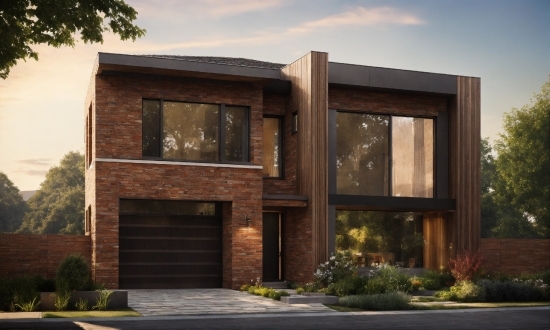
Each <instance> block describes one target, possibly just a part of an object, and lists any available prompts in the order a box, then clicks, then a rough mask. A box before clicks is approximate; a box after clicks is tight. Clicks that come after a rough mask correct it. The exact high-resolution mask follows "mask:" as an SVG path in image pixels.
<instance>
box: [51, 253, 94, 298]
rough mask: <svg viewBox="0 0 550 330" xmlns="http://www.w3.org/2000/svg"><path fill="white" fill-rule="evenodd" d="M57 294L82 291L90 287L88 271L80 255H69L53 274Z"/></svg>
mask: <svg viewBox="0 0 550 330" xmlns="http://www.w3.org/2000/svg"><path fill="white" fill-rule="evenodd" d="M55 284H56V288H57V292H63V291H77V290H83V289H86V288H87V287H89V285H90V271H89V269H88V264H86V260H85V259H84V257H83V256H81V255H80V254H71V255H69V256H67V257H65V259H63V261H62V262H61V264H60V265H59V267H57V270H56V272H55Z"/></svg>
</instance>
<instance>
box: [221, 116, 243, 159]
mask: <svg viewBox="0 0 550 330" xmlns="http://www.w3.org/2000/svg"><path fill="white" fill-rule="evenodd" d="M245 154H246V158H248V108H245V107H225V160H226V161H230V162H231V161H233V162H237V161H242V160H243V158H245V157H244V156H245Z"/></svg>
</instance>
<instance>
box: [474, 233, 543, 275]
mask: <svg viewBox="0 0 550 330" xmlns="http://www.w3.org/2000/svg"><path fill="white" fill-rule="evenodd" d="M479 249H480V252H481V253H482V254H483V256H484V257H485V264H484V267H485V268H486V269H487V270H489V271H492V272H502V273H509V274H521V273H534V272H537V271H541V270H544V269H550V239H518V238H504V239H499V238H482V239H481V245H480V248H479Z"/></svg>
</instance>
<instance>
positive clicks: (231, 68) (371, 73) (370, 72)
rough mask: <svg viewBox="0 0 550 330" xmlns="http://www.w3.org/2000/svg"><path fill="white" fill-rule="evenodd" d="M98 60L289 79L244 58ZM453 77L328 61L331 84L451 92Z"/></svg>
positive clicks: (119, 65)
mask: <svg viewBox="0 0 550 330" xmlns="http://www.w3.org/2000/svg"><path fill="white" fill-rule="evenodd" d="M97 63H98V68H97V73H96V74H102V73H104V74H108V73H111V72H132V73H144V74H160V75H176V76H187V75H189V76H195V77H205V78H216V77H220V78H222V79H232V78H231V77H233V78H237V77H238V78H237V79H238V80H251V81H255V80H260V81H272V83H276V82H277V81H280V82H281V83H283V82H284V83H288V81H286V80H284V79H282V78H281V68H282V67H284V64H280V63H271V62H263V61H257V60H250V59H245V58H231V57H210V56H176V55H127V54H113V53H98V60H97ZM456 77H457V76H456V75H449V74H440V73H430V72H421V71H411V70H401V69H389V68H381V67H372V66H365V65H356V64H346V63H337V62H329V63H328V83H329V85H333V86H347V87H355V88H368V89H369V88H372V89H383V90H398V91H409V92H423V93H436V94H447V95H452V94H456V90H457V79H456ZM285 89H286V88H285Z"/></svg>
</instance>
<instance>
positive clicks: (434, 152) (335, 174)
mask: <svg viewBox="0 0 550 330" xmlns="http://www.w3.org/2000/svg"><path fill="white" fill-rule="evenodd" d="M330 111H333V112H334V114H335V116H334V118H333V120H334V123H333V125H334V130H335V132H334V133H333V134H334V136H333V139H334V145H333V146H332V148H333V149H334V150H329V168H334V169H333V170H332V171H331V170H329V172H330V173H332V174H331V175H329V187H331V188H329V190H330V191H329V194H332V195H334V196H336V195H338V196H365V197H384V198H425V199H436V198H438V189H437V187H438V186H437V181H438V179H437V169H438V159H437V147H438V141H437V137H438V134H437V116H436V117H432V116H411V115H406V114H403V115H401V114H388V113H379V112H369V111H350V110H338V109H329V112H330ZM339 112H341V113H350V114H361V115H374V116H387V117H388V119H389V120H388V122H389V124H388V164H389V166H390V168H389V171H388V183H387V184H388V186H389V187H387V188H388V195H387V196H371V195H346V194H338V192H337V190H336V189H337V188H336V186H337V184H336V183H337V179H338V171H337V168H336V140H337V139H338V134H337V128H336V115H337V114H338V113H339ZM393 117H406V118H421V119H431V120H432V122H433V132H432V139H433V150H432V157H433V171H432V180H433V187H432V190H433V191H432V197H410V196H393V181H392V180H393V170H392V169H393V148H392V142H393V133H392V130H393ZM329 118H331V116H330V115H329ZM329 125H331V123H329ZM330 135H331V133H330V132H329V144H330ZM331 153H333V154H334V155H333V156H332V157H331V156H330V154H331ZM332 158H334V159H332ZM333 163H334V164H333ZM330 181H333V182H334V183H333V185H331V184H330Z"/></svg>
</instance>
